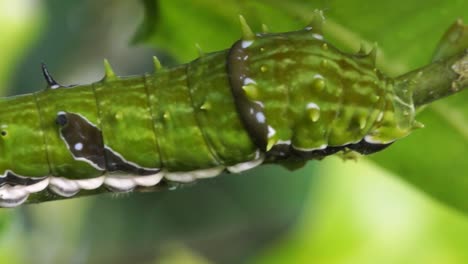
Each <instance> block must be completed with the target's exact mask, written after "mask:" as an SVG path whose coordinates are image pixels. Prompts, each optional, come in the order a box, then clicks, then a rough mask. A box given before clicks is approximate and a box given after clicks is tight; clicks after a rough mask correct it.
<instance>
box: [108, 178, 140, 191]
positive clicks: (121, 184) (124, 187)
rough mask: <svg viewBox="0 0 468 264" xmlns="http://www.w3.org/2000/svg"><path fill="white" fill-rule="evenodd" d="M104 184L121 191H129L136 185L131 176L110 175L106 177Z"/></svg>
mask: <svg viewBox="0 0 468 264" xmlns="http://www.w3.org/2000/svg"><path fill="white" fill-rule="evenodd" d="M104 184H105V185H106V186H108V187H110V188H111V189H113V190H116V191H119V192H128V191H131V190H133V189H134V188H135V187H136V183H135V182H134V181H133V179H132V178H131V176H120V175H109V176H107V177H106V178H105V179H104Z"/></svg>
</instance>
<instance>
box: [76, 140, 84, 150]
mask: <svg viewBox="0 0 468 264" xmlns="http://www.w3.org/2000/svg"><path fill="white" fill-rule="evenodd" d="M74 148H75V150H77V151H81V150H82V149H83V143H81V142H78V143H76V144H75V146H74Z"/></svg>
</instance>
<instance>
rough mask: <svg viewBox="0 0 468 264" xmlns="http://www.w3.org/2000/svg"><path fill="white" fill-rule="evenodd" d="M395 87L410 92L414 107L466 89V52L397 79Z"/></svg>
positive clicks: (467, 58)
mask: <svg viewBox="0 0 468 264" xmlns="http://www.w3.org/2000/svg"><path fill="white" fill-rule="evenodd" d="M395 87H396V89H401V90H403V91H404V89H406V90H407V91H411V92H412V93H413V102H414V105H415V107H420V106H422V105H425V104H428V103H430V102H432V101H435V100H438V99H440V98H443V97H445V96H448V95H451V94H454V93H457V92H459V91H461V90H463V89H465V88H468V50H465V51H463V52H460V53H458V54H456V55H455V56H452V57H450V58H446V59H442V60H438V61H435V62H433V63H431V64H429V65H427V66H425V67H422V68H420V69H417V70H414V71H411V72H409V73H406V74H404V75H401V76H399V77H397V78H396V79H395Z"/></svg>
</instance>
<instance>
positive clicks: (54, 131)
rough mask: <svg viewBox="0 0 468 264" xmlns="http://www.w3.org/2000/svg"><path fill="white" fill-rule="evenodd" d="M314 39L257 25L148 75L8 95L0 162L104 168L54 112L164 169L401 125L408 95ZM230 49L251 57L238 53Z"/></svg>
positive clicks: (376, 133)
mask: <svg viewBox="0 0 468 264" xmlns="http://www.w3.org/2000/svg"><path fill="white" fill-rule="evenodd" d="M320 38H321V37H320V36H319V35H317V34H316V33H315V32H313V31H310V30H302V31H297V32H290V33H284V34H264V35H257V37H256V38H255V40H253V41H250V42H247V43H245V41H242V40H241V41H239V42H238V43H236V44H235V45H234V46H233V47H232V48H231V49H230V50H225V51H221V52H215V53H210V54H206V55H204V56H202V57H200V58H198V59H197V60H195V61H192V62H191V63H189V64H184V65H180V66H176V67H173V68H164V69H160V70H158V71H156V72H155V73H154V74H146V75H143V76H135V77H126V78H120V77H116V76H114V75H113V74H112V75H107V76H106V77H105V78H104V79H103V80H101V81H99V82H96V83H94V84H90V85H80V86H75V87H60V88H58V89H46V90H44V91H40V92H37V93H34V94H29V95H23V96H17V97H12V98H3V99H2V100H1V102H0V107H1V109H2V111H1V112H0V125H1V127H2V129H3V130H4V131H5V132H6V135H4V136H2V138H1V139H0V144H1V146H0V151H1V156H0V171H1V172H6V171H11V172H13V173H15V174H16V175H22V176H28V177H41V176H47V175H53V176H59V177H65V178H69V179H85V178H93V177H97V176H100V175H103V174H105V173H106V169H105V168H97V167H96V166H93V165H92V164H90V163H89V162H86V160H83V159H77V158H76V157H74V156H73V155H72V153H71V152H70V149H69V148H72V147H74V146H67V144H65V141H64V139H63V138H62V137H61V134H60V128H59V125H58V124H57V123H56V119H57V115H58V113H60V112H68V113H75V114H79V115H80V116H81V117H83V118H84V119H86V120H87V122H89V123H90V124H92V125H93V126H96V127H97V128H98V129H99V130H100V132H101V133H102V141H103V143H104V145H105V146H106V147H107V148H109V149H111V150H112V151H114V152H116V153H118V154H119V155H120V156H121V157H122V158H124V159H125V160H126V161H128V162H130V163H132V164H136V165H138V166H139V167H143V168H157V169H161V168H162V169H165V170H167V171H192V170H199V169H206V168H212V167H216V166H225V167H228V166H232V165H236V164H239V163H243V162H248V161H251V160H254V159H255V158H256V155H258V153H257V151H258V150H260V151H261V152H263V153H266V154H267V155H268V152H269V151H270V150H271V149H272V148H274V147H275V145H277V144H289V145H290V146H291V147H293V148H295V149H296V150H298V151H313V150H318V149H324V148H326V147H327V146H328V147H329V146H343V147H345V146H346V145H348V144H351V143H357V142H359V141H361V140H363V139H364V138H366V137H367V138H368V141H369V142H371V143H378V144H387V143H390V142H392V141H394V140H396V139H398V138H400V137H403V136H405V135H407V134H408V133H409V132H410V131H411V130H412V128H413V122H414V108H413V106H412V102H411V96H409V95H408V96H405V93H403V92H402V91H395V90H394V89H393V84H392V80H391V79H388V78H386V77H384V76H383V75H382V74H381V73H380V72H379V71H378V70H376V69H375V67H374V64H373V62H374V61H373V59H370V58H369V57H368V56H364V55H350V54H344V53H342V52H340V51H338V50H337V49H336V48H334V47H333V46H332V45H330V44H328V43H326V42H325V41H323V40H321V39H320ZM236 50H237V51H241V52H242V53H243V54H244V55H246V56H247V57H245V58H240V59H242V61H243V62H242V63H240V64H239V63H238V62H236V61H233V56H235V54H236V53H235V52H236ZM238 59H239V58H238ZM239 74H240V75H242V76H241V77H242V78H243V79H242V80H243V81H244V84H245V85H242V87H240V89H242V91H243V93H244V96H245V98H247V100H250V101H251V102H254V103H255V104H258V105H261V106H262V111H263V113H264V116H263V117H264V119H265V120H263V121H266V122H265V124H266V125H267V126H268V134H267V135H266V138H265V139H264V140H265V142H267V144H266V145H265V146H262V145H259V144H256V143H255V140H254V139H253V138H252V135H253V134H255V133H256V131H252V130H251V129H250V128H249V127H248V124H246V122H245V118H244V117H243V113H242V111H241V110H242V109H239V107H242V104H239V103H238V101H239V100H241V99H240V98H238V96H236V95H235V93H234V95H233V89H236V87H234V86H235V84H233V81H232V80H233V79H236V78H238V77H239V76H240V75H239ZM237 75H239V76H237ZM246 80H248V81H246ZM237 88H239V87H237ZM257 121H258V120H257ZM285 142H286V143H285Z"/></svg>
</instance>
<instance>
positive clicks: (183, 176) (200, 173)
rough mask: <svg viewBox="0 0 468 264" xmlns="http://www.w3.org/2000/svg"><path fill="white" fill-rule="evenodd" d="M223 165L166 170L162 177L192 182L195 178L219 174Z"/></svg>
mask: <svg viewBox="0 0 468 264" xmlns="http://www.w3.org/2000/svg"><path fill="white" fill-rule="evenodd" d="M223 170H224V167H223V166H217V167H213V168H209V169H202V170H193V171H171V172H166V173H165V175H164V178H166V179H168V180H170V181H175V182H192V181H195V180H196V179H206V178H211V177H215V176H217V175H219V174H220V173H221V172H223Z"/></svg>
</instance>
